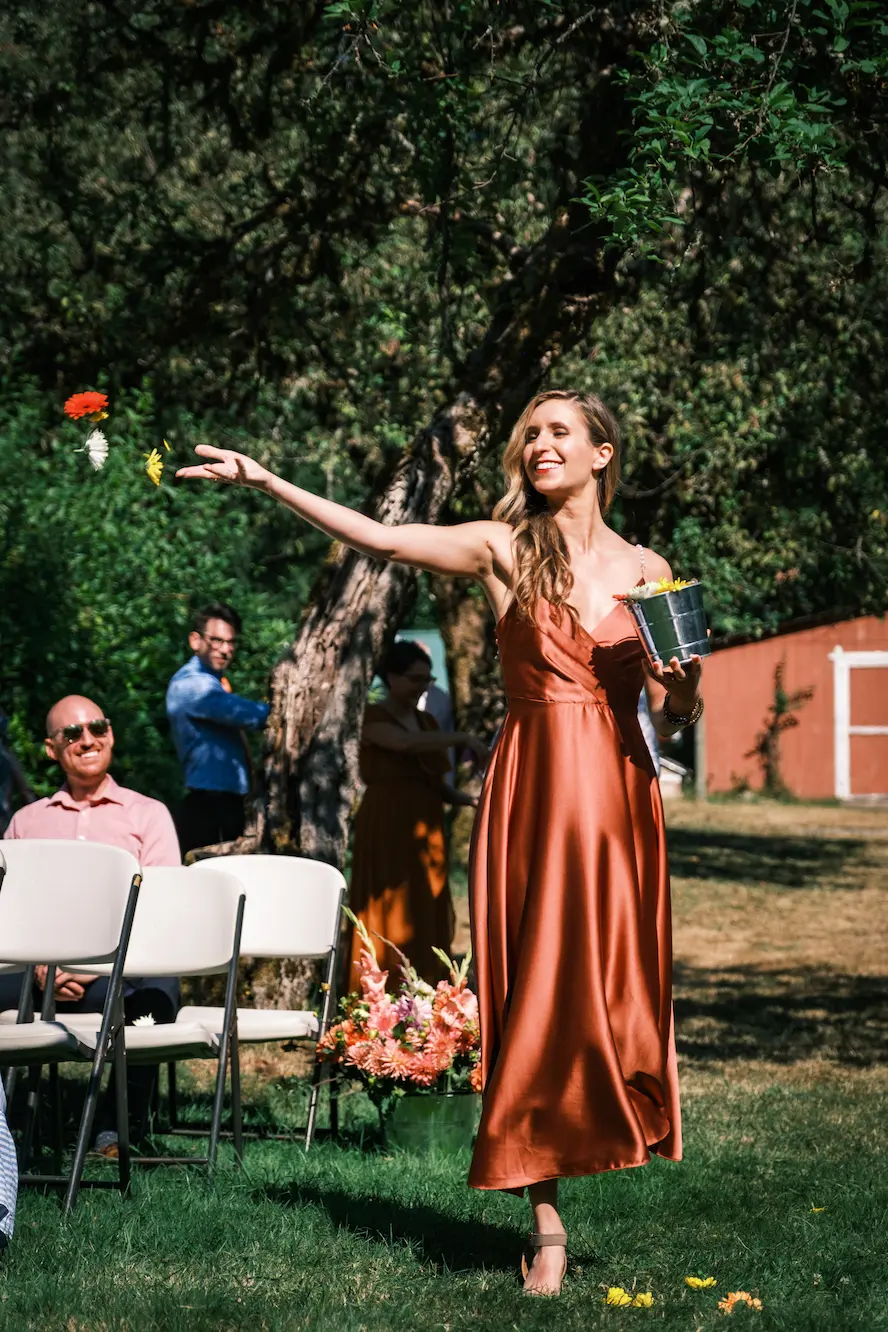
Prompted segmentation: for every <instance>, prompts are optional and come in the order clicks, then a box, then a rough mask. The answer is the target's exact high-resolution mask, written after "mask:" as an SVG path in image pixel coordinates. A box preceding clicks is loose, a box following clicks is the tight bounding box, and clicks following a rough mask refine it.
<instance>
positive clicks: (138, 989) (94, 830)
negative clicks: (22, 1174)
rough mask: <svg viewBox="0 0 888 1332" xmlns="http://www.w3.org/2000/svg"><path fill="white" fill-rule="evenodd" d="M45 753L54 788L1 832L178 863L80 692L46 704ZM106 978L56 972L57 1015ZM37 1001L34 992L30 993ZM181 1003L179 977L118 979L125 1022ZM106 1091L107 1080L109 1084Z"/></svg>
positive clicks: (172, 843) (158, 807)
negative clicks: (116, 773)
mask: <svg viewBox="0 0 888 1332" xmlns="http://www.w3.org/2000/svg"><path fill="white" fill-rule="evenodd" d="M45 744H46V753H47V755H48V756H49V757H50V758H51V759H55V761H56V762H57V763H58V765H59V767H60V768H61V769H62V772H63V773H64V774H65V782H64V785H63V786H61V787H60V788H59V789H58V791H56V793H55V795H52V796H49V797H48V798H45V799H43V800H36V801H35V802H34V803H33V804H31V805H26V806H25V807H24V808H23V809H20V810H19V811H18V813H16V814H14V815H13V817H12V821H11V822H10V824H9V827H8V828H7V829H6V833H5V834H4V836H5V837H7V838H16V837H52V838H71V840H73V841H81V842H104V843H105V844H106V845H109V846H122V847H123V848H124V850H126V851H130V852H131V853H132V854H133V855H134V856H135V858H136V860H137V861H138V862H139V864H140V865H141V866H142V868H143V869H145V868H147V867H149V866H152V865H180V864H181V863H182V861H181V856H180V854H179V840H178V838H177V836H176V829H175V826H174V824H173V820H172V816H171V814H170V812H169V810H168V809H167V807H166V805H163V804H161V802H160V801H159V800H152V799H151V798H150V796H144V795H140V794H139V793H138V791H130V790H128V789H127V787H125V786H118V785H117V782H115V780H114V778H113V777H112V776H111V775H110V773H109V771H108V769H109V768H110V766H111V758H112V756H113V753H114V732H113V730H112V728H111V723H110V721H109V720H108V718H107V717H106V716H105V714H104V713H103V711H102V709H101V708H100V707H99V706H98V705H97V704H96V703H93V702H92V701H91V700H90V699H88V698H81V697H79V696H78V695H77V694H71V695H69V696H68V697H67V698H63V699H60V701H59V702H58V703H56V704H55V706H54V707H53V708H51V709H50V712H49V716H48V717H47V719H46V742H45ZM36 984H37V986H38V987H39V988H41V989H42V988H43V986H44V985H45V984H46V967H38V968H37V976H36ZM107 988H108V982H107V979H106V978H105V977H104V976H75V975H72V974H70V973H68V972H65V971H57V972H56V980H55V998H56V1005H57V1011H58V1013H59V1016H60V1017H64V1014H65V1013H66V1012H67V1013H100V1012H101V1011H102V1006H103V1004H104V1001H105V994H106V993H107ZM18 989H19V982H18V978H17V977H16V976H14V975H12V976H0V1008H15V1007H17V1005H18ZM37 1002H38V1004H39V1002H40V1001H39V999H38V1000H37ZM180 1003H181V995H180V991H179V983H178V981H176V980H171V979H170V978H169V977H155V978H152V977H150V976H149V977H145V978H144V979H142V978H140V979H132V978H130V979H128V980H126V981H125V982H124V1010H125V1013H126V1020H127V1022H133V1021H135V1019H136V1018H138V1017H146V1016H151V1017H153V1018H154V1020H155V1022H173V1021H174V1020H175V1016H176V1013H177V1012H178V1010H179V1006H180ZM155 1076H156V1070H155V1069H153V1068H135V1067H134V1068H132V1069H130V1070H129V1077H128V1083H129V1104H130V1114H131V1118H132V1120H133V1124H132V1125H131V1131H132V1135H133V1139H134V1141H138V1140H139V1138H142V1137H144V1135H145V1132H146V1131H147V1126H148V1112H149V1108H150V1104H151V1093H152V1090H153V1085H154V1078H155ZM109 1091H111V1088H110V1087H109ZM113 1115H114V1098H113V1095H111V1096H109V1097H106V1098H105V1101H104V1102H103V1107H102V1111H100V1120H101V1124H100V1128H101V1131H100V1133H99V1135H98V1138H97V1146H98V1148H99V1149H100V1150H103V1151H105V1152H106V1153H107V1154H108V1155H113V1154H114V1151H115V1150H116V1149H115V1143H116V1139H117V1135H116V1133H114V1132H113V1130H112V1128H111V1125H112V1124H113V1122H114V1120H113Z"/></svg>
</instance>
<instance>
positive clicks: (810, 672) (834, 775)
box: [697, 615, 888, 800]
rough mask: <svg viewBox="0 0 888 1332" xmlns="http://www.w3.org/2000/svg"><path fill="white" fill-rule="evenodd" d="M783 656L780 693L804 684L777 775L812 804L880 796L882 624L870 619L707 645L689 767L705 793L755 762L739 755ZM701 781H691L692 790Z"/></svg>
mask: <svg viewBox="0 0 888 1332" xmlns="http://www.w3.org/2000/svg"><path fill="white" fill-rule="evenodd" d="M781 661H783V662H785V669H784V681H783V683H784V688H785V689H786V691H787V692H788V693H792V692H794V691H796V690H802V689H813V691H814V692H813V696H812V698H811V699H810V701H809V702H807V703H804V704H803V705H802V707H801V708H800V709H799V711H797V712H796V713H795V714H794V715H795V716H796V718H797V719H798V725H797V726H796V727H794V728H793V729H791V730H787V731H786V732H784V734H783V736H782V738H781V741H780V757H781V770H782V775H783V779H784V781H785V782H786V785H787V786H788V788H789V790H790V791H791V792H792V794H793V795H795V796H798V797H799V798H800V799H803V800H805V799H807V800H816V799H823V798H824V797H830V796H837V797H838V798H839V799H842V800H847V799H854V798H860V799H864V798H868V797H869V798H871V797H875V796H884V797H886V798H888V620H886V619H884V618H882V619H879V618H877V617H875V616H871V615H868V616H861V617H859V618H857V619H847V620H842V619H838V618H837V619H835V620H833V621H832V622H830V623H818V624H816V625H813V626H812V625H810V624H809V625H808V626H807V627H804V626H802V625H799V626H797V627H793V626H792V625H791V624H790V625H787V626H786V628H785V629H784V630H782V631H781V632H779V633H777V634H774V635H772V636H771V637H768V638H763V639H758V640H756V641H754V642H741V643H737V644H730V643H729V644H727V645H726V646H724V647H721V648H716V649H715V650H714V651H713V654H712V656H711V657H710V659H709V660H708V661H707V662H706V666H705V668H704V680H703V688H704V695H705V699H706V712H705V714H704V716H705V726H704V727H703V734H701V735H699V736H698V739H697V763H698V769H699V767H700V765H701V760H702V768H703V771H704V772H705V774H706V789H707V792H708V793H709V794H710V795H712V794H716V793H717V792H721V791H730V790H731V789H732V788H734V789H736V787H737V786H738V785H739V784H741V783H743V782H748V784H749V786H750V787H751V788H752V789H753V790H755V789H758V788H759V787H760V786H761V784H762V774H761V768H760V765H759V763H758V761H757V760H756V759H755V758H747V757H746V755H747V754H748V753H749V751H750V750H751V749H752V748H753V746H754V744H755V742H756V736H757V735H758V734H759V733H760V732H761V731H762V730H763V729H764V726H765V722H766V719H767V716H768V710H769V707H770V705H771V703H772V702H773V699H774V672H775V669H776V668H777V666H778V665H779V664H780V662H781ZM701 787H702V783H701V782H700V781H699V778H698V787H697V789H698V791H700V790H701Z"/></svg>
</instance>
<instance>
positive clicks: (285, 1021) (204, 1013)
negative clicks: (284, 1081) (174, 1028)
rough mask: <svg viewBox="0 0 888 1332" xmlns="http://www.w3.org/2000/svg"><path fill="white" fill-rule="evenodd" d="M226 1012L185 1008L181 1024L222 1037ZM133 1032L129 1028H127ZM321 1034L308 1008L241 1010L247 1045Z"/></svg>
mask: <svg viewBox="0 0 888 1332" xmlns="http://www.w3.org/2000/svg"><path fill="white" fill-rule="evenodd" d="M223 1020H224V1010H223V1009H221V1008H200V1007H198V1006H196V1005H195V1006H194V1007H187V1008H182V1009H180V1011H179V1016H178V1017H177V1018H176V1024H177V1025H178V1024H179V1023H180V1022H183V1023H191V1022H197V1023H200V1025H201V1026H203V1027H205V1028H206V1029H207V1031H210V1032H213V1034H214V1035H216V1036H218V1035H219V1034H220V1032H221V1031H222V1023H223ZM127 1032H129V1028H127ZM317 1033H318V1019H317V1014H316V1013H312V1012H310V1011H309V1010H307V1009H305V1010H303V1009H285V1008H284V1009H278V1008H239V1009H238V1010H237V1037H238V1040H239V1041H240V1043H241V1045H243V1044H244V1042H245V1041H246V1042H248V1043H249V1042H259V1041H298V1040H303V1039H305V1038H306V1037H308V1038H310V1037H314V1036H316V1035H317Z"/></svg>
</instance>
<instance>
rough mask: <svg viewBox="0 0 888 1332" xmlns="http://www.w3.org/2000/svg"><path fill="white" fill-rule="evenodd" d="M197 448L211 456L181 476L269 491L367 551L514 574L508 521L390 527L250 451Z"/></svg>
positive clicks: (436, 565)
mask: <svg viewBox="0 0 888 1332" xmlns="http://www.w3.org/2000/svg"><path fill="white" fill-rule="evenodd" d="M195 452H196V453H198V454H200V456H201V457H202V458H205V459H206V460H207V461H206V462H203V463H200V464H198V465H196V466H194V467H181V468H180V469H179V471H178V472H177V473H176V476H177V477H182V478H186V479H190V478H194V479H199V480H207V481H209V480H215V481H224V482H226V483H227V484H228V485H235V486H248V487H250V488H251V489H253V490H261V491H264V493H265V494H266V495H271V497H272V498H273V499H276V500H279V501H280V503H281V504H285V505H286V506H287V508H288V509H292V510H293V512H294V513H296V514H298V515H299V517H300V518H304V519H305V521H306V522H309V523H311V524H312V526H314V527H317V528H320V530H321V531H322V532H326V533H327V535H328V536H330V537H333V538H334V539H335V540H336V541H341V542H342V543H343V544H344V545H346V546H351V548H352V549H353V550H357V551H360V553H361V554H362V555H370V556H372V557H373V558H374V559H378V560H396V561H397V562H398V563H399V564H410V565H413V566H414V567H415V568H417V569H427V570H428V571H429V572H430V573H440V574H461V575H463V576H465V577H469V578H481V579H484V578H489V577H492V576H495V575H497V574H499V575H500V576H502V575H503V574H505V575H506V578H508V573H509V572H510V566H511V543H510V532H509V528H508V527H507V525H506V524H505V523H495V522H492V521H491V522H476V523H459V524H458V525H457V526H455V527H436V526H434V525H432V524H429V523H402V524H398V525H396V526H393V527H387V526H386V524H385V523H378V522H377V521H376V519H375V518H368V517H367V515H366V514H364V513H357V512H356V511H355V510H354V509H349V508H347V507H346V505H344V504H336V503H335V502H334V501H333V500H328V499H324V498H323V497H322V496H320V495H315V494H313V493H312V492H311V491H310V490H303V489H302V488H301V487H300V486H294V485H291V483H290V482H289V481H283V480H281V478H280V477H279V476H275V474H274V473H273V472H269V471H268V470H267V469H266V468H265V467H262V466H260V464H259V463H257V462H256V461H255V460H254V459H253V458H248V457H247V456H246V454H243V453H235V452H234V451H233V450H232V449H217V448H214V447H213V446H212V445H210V444H199V445H198V447H197V449H196V450H195ZM504 565H505V566H506V567H505V568H504V567H503V566H504Z"/></svg>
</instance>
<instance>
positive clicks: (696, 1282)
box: [685, 1276, 718, 1290]
mask: <svg viewBox="0 0 888 1332" xmlns="http://www.w3.org/2000/svg"><path fill="white" fill-rule="evenodd" d="M685 1285H686V1286H690V1288H691V1290H708V1289H709V1287H710V1286H717V1285H718V1282H717V1281H716V1279H715V1277H695V1276H687V1277H685Z"/></svg>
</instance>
